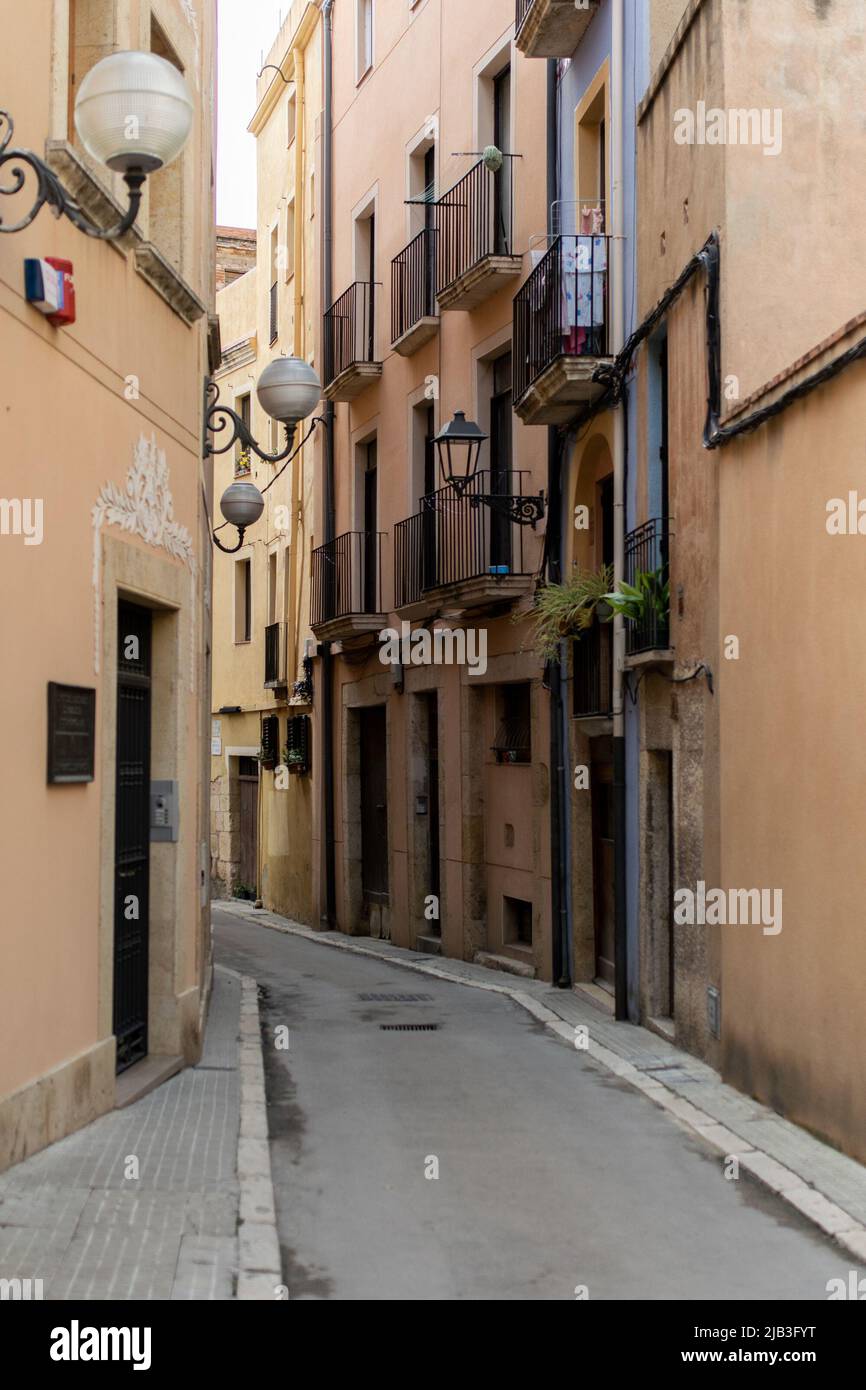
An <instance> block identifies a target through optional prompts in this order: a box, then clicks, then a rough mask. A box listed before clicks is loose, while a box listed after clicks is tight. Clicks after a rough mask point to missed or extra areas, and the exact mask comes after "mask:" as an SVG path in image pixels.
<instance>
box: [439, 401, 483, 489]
mask: <svg viewBox="0 0 866 1390" xmlns="http://www.w3.org/2000/svg"><path fill="white" fill-rule="evenodd" d="M487 438H488V436H487V435H486V434H485V433H484V431H483V430H482V429H481V427H480V426H479V425H476V423H475V421H474V420H467V419H466V416H465V414H464V413H463V411H462V410H457V411H455V413H454V419H453V420H450V421H449V422H448V424H447V425H446V426H445V428H444V429H443V430H440V431H439V433H438V434H437V435H436V437H435V439H434V440H433V443H434V444H435V445H436V450H437V452H438V454H439V469H440V471H441V473H442V477H443V479H444V481H445V483H446V484H450V485H451V487H453V489H454V491H455V492H456V493H457V496H458V497H462V496H463V493H464V492H465V491H466V488H467V487H468V485H469V483H471V481H472V479H473V478H474V476H475V470H476V469H477V467H478V460H479V458H480V457H481V445H482V444H484V443H485V442H486V441H487Z"/></svg>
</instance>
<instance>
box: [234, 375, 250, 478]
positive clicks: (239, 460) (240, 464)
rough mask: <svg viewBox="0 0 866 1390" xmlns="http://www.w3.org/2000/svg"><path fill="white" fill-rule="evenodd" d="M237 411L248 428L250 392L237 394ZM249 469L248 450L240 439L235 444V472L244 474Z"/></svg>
mask: <svg viewBox="0 0 866 1390" xmlns="http://www.w3.org/2000/svg"><path fill="white" fill-rule="evenodd" d="M237 413H238V415H240V417H241V419H242V420H243V422H244V424H245V425H246V427H247V429H249V428H250V419H251V415H250V393H249V391H247V393H246V395H244V396H238V399H237ZM249 471H250V451H249V449H246V448H244V446H243V444H242V443H241V441H240V440H238V442H237V443H236V444H235V473H236V474H243V475H246V474H247V473H249Z"/></svg>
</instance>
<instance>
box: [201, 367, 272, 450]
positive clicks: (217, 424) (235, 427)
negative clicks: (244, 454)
mask: <svg viewBox="0 0 866 1390" xmlns="http://www.w3.org/2000/svg"><path fill="white" fill-rule="evenodd" d="M219 396H220V391H219V387H218V386H217V384H216V382H215V381H211V382H210V383H209V384H208V388H207V400H208V405H207V410H206V414H205V429H206V431H207V430H210V431H212V432H213V434H221V433H222V431H223V430H225V429H230V430H231V434H230V435H229V437H228V440H227V441H226V442H225V443H224V444H219V445H217V444H214V443H213V442H212V441H211V440H210V439H206V440H205V446H204V447H205V454H226V453H228V451H229V449H231V448H232V447H233V445H235V444H237V443H238V441H240V443H241V444H242V446H243V447H244V449H252V451H253V453H254V454H257V455H258V457H259V458H260V459H264V461H265V463H282V462H283V460H284V459H287V458H288V457H289V454H290V453H291V452H292V445H293V443H294V439H295V426H294V425H286V426H285V431H286V446H285V448H284V449H282V450H281V451H280V453H278V454H268V453H266V452H265V450H264V449H260V448H259V446H258V444H257V443H256V441H255V440H254V439H253V436H252V435H251V434H250V432H249V429H248V428H247V426H246V425H245V424H244V422H243V420H242V419H241V417H240V415H238V414H237V412H236V411H234V410H232V409H231V407H230V406H227V405H220V399H219Z"/></svg>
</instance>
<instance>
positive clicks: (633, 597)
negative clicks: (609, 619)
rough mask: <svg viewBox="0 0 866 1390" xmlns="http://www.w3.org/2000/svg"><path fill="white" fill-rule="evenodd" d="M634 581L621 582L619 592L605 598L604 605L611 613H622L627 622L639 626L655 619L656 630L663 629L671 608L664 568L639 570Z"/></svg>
mask: <svg viewBox="0 0 866 1390" xmlns="http://www.w3.org/2000/svg"><path fill="white" fill-rule="evenodd" d="M635 581H636V582H635V583H634V584H628V583H626V581H625V580H624V579H621V580H620V581H619V588H618V589H615V590H614V591H613V592H612V593H609V594H605V595H604V602H606V603H607V604H609V605H610V607H611V608H612V609H613V611H614V613H621V614H622V616H623V617H624V618H625V620H626V622H630V623H640V622H643V621H644V620H645V619H647V618H655V621H656V623H657V624H658V626H659V628H660V629H663V628H665V627H666V626H667V621H668V614H669V612H670V606H671V586H670V581H669V579H668V577H667V566H666V565H660V566H659V567H658V569H654V570H639V571H638V573H637V574H636V575H635Z"/></svg>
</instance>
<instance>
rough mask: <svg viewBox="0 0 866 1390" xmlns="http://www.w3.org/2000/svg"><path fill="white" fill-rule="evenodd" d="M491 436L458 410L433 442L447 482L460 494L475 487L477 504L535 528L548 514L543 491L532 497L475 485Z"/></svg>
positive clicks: (472, 498) (473, 495)
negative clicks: (490, 490)
mask: <svg viewBox="0 0 866 1390" xmlns="http://www.w3.org/2000/svg"><path fill="white" fill-rule="evenodd" d="M487 438H488V436H487V435H486V434H485V433H484V431H483V430H482V429H481V428H480V426H479V425H476V423H475V421H474V420H467V419H466V416H465V414H464V413H463V411H462V410H458V411H457V412H456V413H455V415H454V418H453V420H449V422H448V424H447V425H446V426H445V428H444V429H442V430H440V431H439V433H438V434H437V435H436V436H435V438H434V440H433V443H434V444H435V445H436V451H437V453H438V455H439V469H440V472H441V474H442V477H443V479H444V481H445V483H446V485H448V486H450V487H451V488H452V489H453V490H454V492H455V493H456V495H457V497H458V498H460V497H463V495H464V494H465V493H467V490H468V489H469V488H472V491H470V492H468V496H469V501H470V503H471V504H472V505H473V506H475V507H479V506H485V507H489V508H490V509H491V511H494V512H498V513H499V514H500V515H501V516H504V517H505V518H506V519H507V520H508V521H512V522H514V523H515V524H516V525H517V526H531V527H532V528H533V529H534V528H535V526H536V523H537V522H539V521H541V519H542V518H543V516H544V493H543V492H539V493H538V494H536V495H535V496H532V497H521V496H513V495H512V494H511V492H510V490H509V488H508V487H506V488H503V491H502V492H501V493H500V492H480V491H478V490H477V489H476V488H474V487H472V485H473V483H474V480H475V477H476V470H477V468H478V461H479V459H480V457H481V446H482V445H483V444H484V443H486V441H487ZM510 481H511V480H510V478H507V482H508V483H509V484H510Z"/></svg>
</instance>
